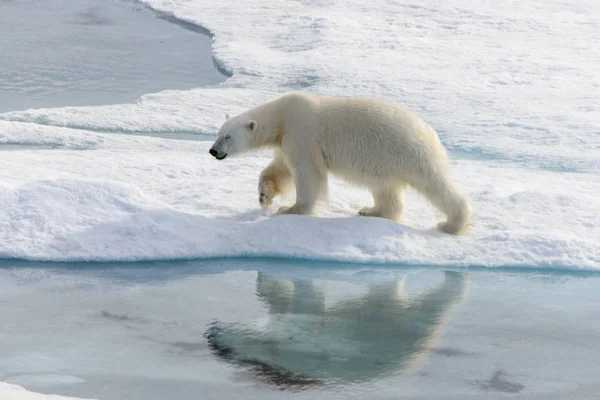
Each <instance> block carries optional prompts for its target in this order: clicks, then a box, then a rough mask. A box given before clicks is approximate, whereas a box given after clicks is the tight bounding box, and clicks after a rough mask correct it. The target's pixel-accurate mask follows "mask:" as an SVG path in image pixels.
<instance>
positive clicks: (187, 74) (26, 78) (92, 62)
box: [0, 0, 225, 112]
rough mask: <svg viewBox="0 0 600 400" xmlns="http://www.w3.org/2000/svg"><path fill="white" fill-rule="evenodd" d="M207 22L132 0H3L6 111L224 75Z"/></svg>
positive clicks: (126, 95) (2, 103)
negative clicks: (205, 26) (204, 27)
mask: <svg viewBox="0 0 600 400" xmlns="http://www.w3.org/2000/svg"><path fill="white" fill-rule="evenodd" d="M211 41H212V39H211V38H210V37H209V36H208V35H207V34H205V33H203V32H202V30H201V29H199V28H197V27H195V26H193V25H190V24H185V23H183V22H179V21H177V20H176V19H174V18H169V17H167V16H164V15H161V14H157V13H155V12H154V11H151V10H150V9H148V8H146V7H144V6H142V5H140V4H139V3H137V2H133V1H127V0H52V1H45V0H0V54H1V56H0V112H5V111H11V110H20V109H26V108H39V107H61V106H77V105H103V104H117V103H124V102H133V101H135V100H136V99H137V98H139V96H141V95H143V94H145V93H153V92H157V91H161V90H167V89H190V88H194V87H199V86H202V85H207V84H213V83H217V82H220V81H223V80H224V79H225V77H224V76H223V75H222V74H221V73H220V72H219V71H218V70H217V68H216V67H215V65H214V63H213V59H212V53H211Z"/></svg>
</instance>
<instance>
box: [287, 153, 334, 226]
mask: <svg viewBox="0 0 600 400" xmlns="http://www.w3.org/2000/svg"><path fill="white" fill-rule="evenodd" d="M326 179H327V175H326V174H325V173H323V172H321V171H319V170H318V169H317V168H316V167H315V166H314V165H313V164H312V163H311V162H310V161H307V162H303V163H301V164H300V165H298V166H296V168H295V181H296V204H294V205H293V206H291V207H281V208H280V209H279V210H278V211H277V214H278V215H281V214H312V213H313V211H314V208H315V204H316V202H317V199H318V197H319V193H320V190H321V188H322V187H324V186H326V184H325V180H326Z"/></svg>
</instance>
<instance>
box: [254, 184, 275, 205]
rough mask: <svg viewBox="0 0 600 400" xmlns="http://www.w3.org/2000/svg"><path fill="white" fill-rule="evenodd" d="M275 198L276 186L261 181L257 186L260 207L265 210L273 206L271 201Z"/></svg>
mask: <svg viewBox="0 0 600 400" xmlns="http://www.w3.org/2000/svg"><path fill="white" fill-rule="evenodd" d="M275 196H277V186H276V185H275V182H273V181H271V180H263V181H261V182H260V184H259V185H258V202H259V204H260V207H261V208H263V209H267V208H269V207H271V205H272V204H273V199H274V198H275Z"/></svg>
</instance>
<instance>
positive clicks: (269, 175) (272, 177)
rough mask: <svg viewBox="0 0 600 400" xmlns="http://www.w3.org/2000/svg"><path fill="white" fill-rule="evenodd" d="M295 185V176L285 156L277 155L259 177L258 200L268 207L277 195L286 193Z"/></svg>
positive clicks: (262, 206) (263, 206)
mask: <svg viewBox="0 0 600 400" xmlns="http://www.w3.org/2000/svg"><path fill="white" fill-rule="evenodd" d="M293 186H294V177H293V175H292V172H291V171H290V169H289V168H288V167H287V165H285V162H284V161H283V158H282V157H280V156H279V155H276V156H275V158H274V159H273V161H271V162H270V163H269V165H267V167H266V168H265V169H264V170H263V171H262V172H261V173H260V176H259V178H258V202H259V204H260V206H261V208H263V209H266V208H269V207H270V206H271V204H273V199H274V198H275V197H276V196H277V195H282V194H285V193H286V192H287V191H288V190H290V189H291V188H292V187H293Z"/></svg>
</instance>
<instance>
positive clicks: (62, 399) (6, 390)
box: [0, 382, 76, 400]
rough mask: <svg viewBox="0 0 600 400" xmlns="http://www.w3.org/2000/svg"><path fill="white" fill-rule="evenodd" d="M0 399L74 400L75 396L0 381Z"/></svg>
mask: <svg viewBox="0 0 600 400" xmlns="http://www.w3.org/2000/svg"><path fill="white" fill-rule="evenodd" d="M0 399H6V400H75V399H76V398H75V397H66V396H57V395H52V394H40V393H33V392H30V391H28V390H26V389H24V388H22V387H21V386H18V385H11V384H10V383H5V382H0Z"/></svg>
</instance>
